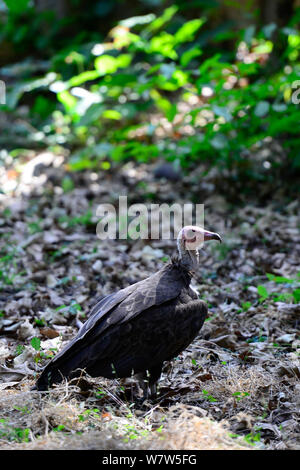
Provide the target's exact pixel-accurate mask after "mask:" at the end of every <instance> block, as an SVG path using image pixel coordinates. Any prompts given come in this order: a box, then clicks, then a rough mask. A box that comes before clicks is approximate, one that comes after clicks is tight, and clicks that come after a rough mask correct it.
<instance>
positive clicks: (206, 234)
mask: <svg viewBox="0 0 300 470" xmlns="http://www.w3.org/2000/svg"><path fill="white" fill-rule="evenodd" d="M208 240H218V241H219V242H220V243H222V238H221V237H220V235H219V234H218V233H215V232H208V231H207V230H205V232H204V241H205V242H206V241H208Z"/></svg>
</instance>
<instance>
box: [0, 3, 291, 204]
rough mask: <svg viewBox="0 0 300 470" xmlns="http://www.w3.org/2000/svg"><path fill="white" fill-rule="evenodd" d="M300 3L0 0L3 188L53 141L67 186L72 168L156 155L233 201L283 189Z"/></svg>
mask: <svg viewBox="0 0 300 470" xmlns="http://www.w3.org/2000/svg"><path fill="white" fill-rule="evenodd" d="M299 5H300V4H299V0H285V1H283V0H273V1H271V0H249V1H246V2H235V1H231V0H228V1H226V0H224V1H217V0H212V1H206V0H191V1H183V0H177V1H174V2H171V1H167V0H134V1H132V2H125V1H124V0H100V1H99V0H89V1H83V0H82V1H81V0H62V1H58V0H57V1H55V0H36V1H33V0H20V1H18V2H14V1H13V0H5V1H4V0H1V1H0V67H1V68H0V79H1V80H2V88H3V86H4V85H3V83H4V84H5V87H6V100H5V104H3V105H2V106H1V108H0V109H1V114H0V129H1V135H0V148H1V151H0V164H1V168H2V167H3V166H4V167H5V168H6V170H5V173H4V172H3V168H2V170H1V172H2V173H1V176H2V180H1V182H2V190H4V191H5V190H6V189H9V190H11V189H15V188H16V185H17V182H18V180H19V177H20V171H21V170H20V169H21V166H22V165H23V164H24V163H25V162H26V161H28V160H31V159H32V157H33V156H35V155H36V154H37V153H38V152H39V153H40V152H41V151H42V150H49V151H51V152H52V153H53V154H54V155H60V156H62V157H63V166H62V168H63V171H65V172H68V173H70V174H69V176H68V178H67V179H65V177H64V176H63V173H61V175H60V176H61V180H62V182H63V183H62V184H63V186H64V189H71V187H72V185H73V184H76V181H75V180H76V178H77V176H73V173H74V172H80V171H84V170H87V169H89V170H95V171H96V172H99V171H100V172H103V173H105V172H108V173H109V172H111V171H113V170H114V169H115V168H122V166H124V165H125V164H126V163H128V162H129V161H130V162H134V163H135V164H136V165H139V164H140V163H146V164H149V165H151V164H153V162H156V161H158V160H159V161H163V162H164V163H166V162H167V165H163V166H161V165H158V168H156V169H154V171H156V174H157V176H158V177H166V178H167V179H173V180H174V179H178V178H181V177H182V176H184V175H187V174H191V172H196V173H194V174H197V177H198V178H200V179H201V178H202V177H204V176H205V178H206V179H207V181H208V183H209V182H211V183H212V184H214V185H216V186H217V189H218V191H219V192H221V193H224V194H226V196H227V197H231V198H232V199H233V200H234V201H236V200H237V199H241V198H242V199H243V198H244V197H248V196H249V195H250V194H254V195H255V196H258V195H260V196H263V197H265V196H271V197H274V192H276V191H278V190H279V191H280V194H281V195H282V194H283V193H284V194H286V195H287V196H291V194H292V193H293V192H294V191H295V189H297V184H296V187H295V184H294V182H295V179H296V177H298V176H299V167H300V153H299V142H300V137H299V123H300V108H299V99H300V91H299V90H300V82H299V80H300V65H299V53H300V36H299V21H300V9H299ZM297 80H298V82H297ZM2 94H3V93H2ZM2 102H3V99H2ZM40 163H41V162H40ZM20 165H21V166H20ZM7 170H9V173H8V174H7ZM7 175H8V177H9V179H10V181H9V183H8V182H7ZM58 177H59V176H58ZM5 183H6V186H5ZM3 185H4V187H3ZM201 202H202V201H201Z"/></svg>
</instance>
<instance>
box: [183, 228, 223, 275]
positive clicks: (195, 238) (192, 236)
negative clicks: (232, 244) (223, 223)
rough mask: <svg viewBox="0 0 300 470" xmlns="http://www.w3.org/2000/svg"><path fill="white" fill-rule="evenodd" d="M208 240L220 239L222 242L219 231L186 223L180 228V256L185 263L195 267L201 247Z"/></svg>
mask: <svg viewBox="0 0 300 470" xmlns="http://www.w3.org/2000/svg"><path fill="white" fill-rule="evenodd" d="M208 240H218V241H219V242H222V239H221V237H220V235H219V234H218V233H215V232H209V231H208V230H205V229H204V228H202V227H198V226H197V225H186V226H185V227H183V228H182V229H181V230H180V232H179V234H178V237H177V247H178V251H179V258H180V259H181V260H182V262H183V263H184V264H187V265H191V267H194V265H195V264H197V262H198V250H199V248H201V247H202V245H203V244H204V242H206V241H208Z"/></svg>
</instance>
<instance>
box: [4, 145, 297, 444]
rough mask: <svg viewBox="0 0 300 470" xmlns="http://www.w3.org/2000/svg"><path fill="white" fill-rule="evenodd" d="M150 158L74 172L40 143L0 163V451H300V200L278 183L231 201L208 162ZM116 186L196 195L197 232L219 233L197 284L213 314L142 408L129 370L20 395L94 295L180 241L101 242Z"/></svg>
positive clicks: (152, 263)
mask: <svg viewBox="0 0 300 470" xmlns="http://www.w3.org/2000/svg"><path fill="white" fill-rule="evenodd" d="M157 166H159V164H158V163H156V164H153V165H152V166H151V165H147V166H146V165H138V166H137V165H135V164H133V163H128V164H126V165H124V166H123V167H122V169H119V168H111V169H109V170H108V171H106V170H103V171H101V172H100V173H95V172H89V171H86V172H80V173H72V174H69V173H68V172H67V168H66V167H65V166H64V156H60V155H53V154H51V153H43V154H40V155H36V156H35V158H32V155H31V156H30V158H29V159H28V162H26V161H25V162H24V166H23V168H22V173H16V172H14V171H13V170H10V171H6V170H4V169H2V170H1V171H2V173H1V174H0V179H1V184H2V188H4V189H5V195H4V194H3V195H0V196H1V204H3V211H2V216H1V219H0V233H1V238H0V248H1V258H0V282H1V291H0V353H1V356H0V368H1V369H0V448H3V449H12V448H13V449H19V448H22V449H24V448H25V449H32V448H34V449H40V448H43V449H46V448H49V449H56V448H68V449H76V448H86V449H96V448H97V449H99V448H101V449H128V448H129V449H149V448H154V449H248V448H251V449H299V448H300V414H299V410H300V366H299V353H300V337H299V318H300V317H299V313H300V304H299V301H300V299H299V283H300V282H299V281H300V279H299V255H300V253H299V252H300V237H299V223H300V217H299V210H298V201H297V200H295V199H293V198H291V199H290V200H288V201H286V200H284V202H283V198H282V197H281V195H280V191H279V192H278V191H277V193H276V194H274V197H273V198H272V199H263V198H262V197H261V195H260V197H259V198H258V197H257V199H253V198H252V199H251V200H250V199H249V200H247V198H246V196H245V197H244V198H243V197H240V198H237V199H236V200H234V197H233V196H232V193H230V191H228V195H227V194H226V188H225V186H223V187H222V182H220V180H216V178H215V177H214V172H213V171H212V172H211V173H209V174H207V175H206V176H205V177H204V176H202V175H201V171H200V169H199V171H198V170H197V169H195V171H193V172H191V173H190V175H189V176H184V175H182V174H180V175H179V176H178V177H176V178H175V179H173V180H172V178H171V179H168V178H169V176H170V175H168V174H167V175H165V176H167V178H160V179H157V178H155V174H156V175H158V176H159V172H158V173H157V171H155V168H157ZM20 175H21V176H20ZM171 177H172V175H171ZM224 184H225V183H224ZM119 195H127V196H128V204H132V203H136V202H144V203H146V204H148V205H150V204H151V203H153V202H156V203H162V202H167V203H173V202H177V203H180V204H182V203H186V202H194V203H196V202H197V203H204V204H205V225H206V227H207V228H208V229H210V230H213V231H216V232H218V233H220V234H221V236H222V238H223V244H222V245H219V244H217V243H215V242H211V243H210V244H207V245H206V246H205V248H204V250H202V251H201V255H200V264H199V269H198V271H197V273H196V276H195V278H194V280H193V286H194V287H195V288H196V289H197V290H198V292H199V295H200V297H201V298H202V299H204V300H205V301H206V302H207V304H208V307H209V317H208V318H207V320H206V322H205V324H204V326H203V328H202V330H201V332H200V333H199V336H198V337H197V338H196V339H195V341H194V342H193V343H192V344H191V345H190V346H189V347H188V349H187V350H186V351H184V352H183V353H182V354H181V355H180V356H178V357H177V358H175V360H174V361H172V362H171V363H168V364H166V365H165V369H164V372H163V375H162V378H161V381H160V385H159V395H158V398H157V399H155V400H150V401H149V400H148V401H147V402H144V403H143V402H142V401H141V399H140V397H141V391H140V390H138V388H137V385H136V382H135V380H134V379H129V380H127V381H124V380H123V381H122V380H120V381H119V380H112V381H110V380H108V379H103V378H97V379H95V378H93V379H92V378H89V377H86V378H84V379H82V381H81V383H79V384H76V383H69V384H68V383H64V384H62V385H60V386H59V387H56V388H54V389H52V390H51V391H50V392H49V393H46V394H41V393H39V392H33V391H30V388H31V386H32V385H33V384H34V382H35V378H36V377H37V376H38V374H39V371H40V370H41V368H42V367H43V366H44V365H45V364H46V362H47V361H48V360H49V358H50V357H51V355H53V354H55V352H56V351H58V350H60V348H61V347H62V345H63V344H66V343H67V341H69V340H70V338H72V337H73V336H74V335H75V334H76V332H77V331H78V326H79V324H80V322H84V321H85V319H86V318H87V316H88V313H89V309H90V307H91V305H92V304H93V303H94V302H95V299H96V298H97V297H99V296H103V295H106V294H108V293H111V292H114V291H116V290H118V289H120V288H123V287H125V286H127V285H129V284H131V283H133V282H136V281H139V280H141V279H144V278H145V277H147V276H149V275H150V274H152V273H153V272H155V271H156V270H158V269H159V268H160V267H161V266H162V265H163V264H164V263H165V262H166V261H167V259H168V258H169V257H170V256H171V255H172V254H173V253H174V251H175V250H176V244H175V242H174V240H167V241H166V240H156V241H153V240H146V241H134V240H130V239H126V240H105V241H103V240H99V239H98V238H97V236H96V224H97V222H98V217H97V216H96V208H97V206H98V205H99V204H100V203H103V202H109V203H111V204H117V201H118V197H119Z"/></svg>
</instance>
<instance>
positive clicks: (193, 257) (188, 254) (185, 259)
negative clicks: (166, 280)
mask: <svg viewBox="0 0 300 470" xmlns="http://www.w3.org/2000/svg"><path fill="white" fill-rule="evenodd" d="M177 246H178V253H179V261H180V264H182V266H183V267H184V268H185V269H187V270H188V271H195V269H196V268H197V266H198V262H199V253H198V250H187V249H186V248H185V244H184V241H183V240H182V239H179V240H178V241H177Z"/></svg>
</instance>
